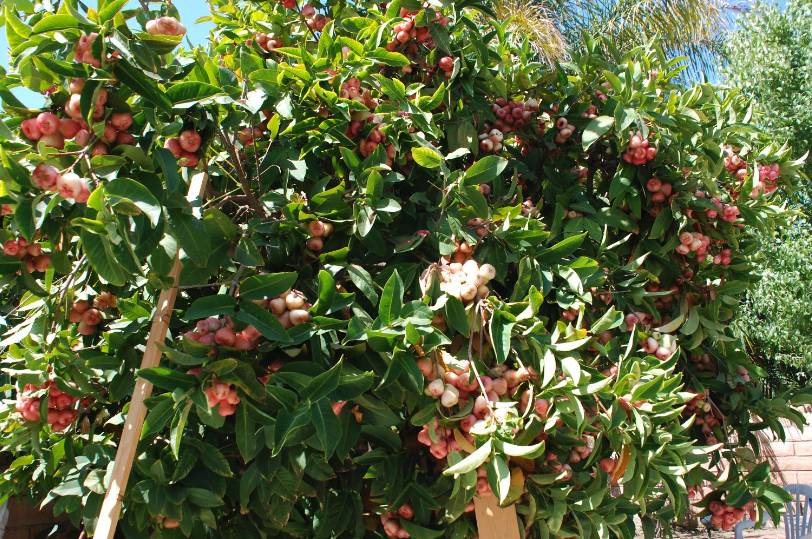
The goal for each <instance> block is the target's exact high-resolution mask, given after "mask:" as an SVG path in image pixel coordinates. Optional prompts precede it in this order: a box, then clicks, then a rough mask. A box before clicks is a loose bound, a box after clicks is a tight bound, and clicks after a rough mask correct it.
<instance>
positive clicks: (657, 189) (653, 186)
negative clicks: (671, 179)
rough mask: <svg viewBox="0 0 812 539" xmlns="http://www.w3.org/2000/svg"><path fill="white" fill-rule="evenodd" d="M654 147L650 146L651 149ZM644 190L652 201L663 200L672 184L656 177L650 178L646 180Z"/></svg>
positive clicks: (667, 195)
mask: <svg viewBox="0 0 812 539" xmlns="http://www.w3.org/2000/svg"><path fill="white" fill-rule="evenodd" d="M653 149H654V148H652V150H653ZM646 190H647V191H648V192H649V193H651V201H652V202H655V203H657V202H665V201H666V199H667V198H668V197H670V196H671V193H672V192H673V190H674V186H673V185H671V184H670V183H665V182H663V181H661V180H658V179H657V178H651V179H650V180H649V181H648V182H646Z"/></svg>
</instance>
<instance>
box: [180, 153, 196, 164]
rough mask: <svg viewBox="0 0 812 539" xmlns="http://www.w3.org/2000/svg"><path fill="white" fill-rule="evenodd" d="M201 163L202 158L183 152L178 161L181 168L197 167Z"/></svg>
mask: <svg viewBox="0 0 812 539" xmlns="http://www.w3.org/2000/svg"><path fill="white" fill-rule="evenodd" d="M199 162H200V158H199V157H198V156H197V155H195V154H193V153H190V152H183V153H181V156H180V159H178V165H179V166H181V167H190V168H193V167H196V166H197V164H198V163H199Z"/></svg>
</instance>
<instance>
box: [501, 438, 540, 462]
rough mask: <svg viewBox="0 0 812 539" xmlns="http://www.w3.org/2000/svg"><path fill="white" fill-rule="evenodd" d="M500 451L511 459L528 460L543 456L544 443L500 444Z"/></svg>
mask: <svg viewBox="0 0 812 539" xmlns="http://www.w3.org/2000/svg"><path fill="white" fill-rule="evenodd" d="M502 451H504V452H505V454H506V455H509V456H511V457H524V458H528V459H535V458H538V457H540V456H541V455H543V454H544V441H541V442H539V443H537V444H533V445H527V446H524V445H514V444H510V443H507V442H505V443H503V444H502Z"/></svg>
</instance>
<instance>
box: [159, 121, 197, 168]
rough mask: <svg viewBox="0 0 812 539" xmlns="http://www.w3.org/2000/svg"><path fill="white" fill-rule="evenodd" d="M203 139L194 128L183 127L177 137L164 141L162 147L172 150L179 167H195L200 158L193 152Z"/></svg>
mask: <svg viewBox="0 0 812 539" xmlns="http://www.w3.org/2000/svg"><path fill="white" fill-rule="evenodd" d="M202 142H203V139H202V138H201V136H200V133H198V132H197V131H195V130H194V129H184V130H183V131H181V132H180V134H179V135H178V136H177V137H172V138H168V139H166V141H164V148H166V149H167V150H169V151H170V152H172V155H174V156H175V159H177V160H178V165H179V166H181V167H191V168H193V167H196V166H197V164H198V163H199V162H200V158H199V157H198V156H197V154H196V153H195V152H197V151H198V150H199V149H200V145H201V143H202Z"/></svg>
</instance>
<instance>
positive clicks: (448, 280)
mask: <svg viewBox="0 0 812 539" xmlns="http://www.w3.org/2000/svg"><path fill="white" fill-rule="evenodd" d="M437 268H438V269H439V270H440V290H442V291H443V292H445V293H446V294H448V295H449V296H453V297H456V298H458V299H460V300H462V301H463V302H472V301H474V300H476V299H484V298H487V297H488V295H489V294H490V292H491V291H490V289H489V288H488V282H490V281H491V280H492V279H494V278H496V268H495V267H493V266H492V265H490V264H482V266H480V265H479V263H478V262H477V261H476V260H474V259H470V260H468V261H466V262H465V264H460V263H459V262H452V263H451V264H448V265H447V266H446V265H442V266H438V267H437Z"/></svg>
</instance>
